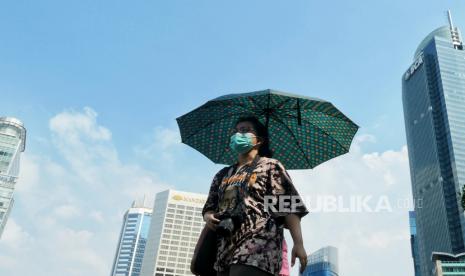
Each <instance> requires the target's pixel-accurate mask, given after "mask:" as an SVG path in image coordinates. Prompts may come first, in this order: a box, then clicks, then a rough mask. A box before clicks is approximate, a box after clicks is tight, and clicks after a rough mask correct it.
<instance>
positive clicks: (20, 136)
mask: <svg viewBox="0 0 465 276" xmlns="http://www.w3.org/2000/svg"><path fill="white" fill-rule="evenodd" d="M25 148H26V129H25V128H24V125H23V123H21V121H19V120H18V119H15V118H11V117H0V237H1V236H2V233H3V230H4V229H5V225H6V222H7V220H8V217H9V214H10V212H11V209H12V208H13V202H14V200H13V191H14V188H15V184H16V181H17V179H18V175H19V159H20V155H21V153H22V152H24V149H25Z"/></svg>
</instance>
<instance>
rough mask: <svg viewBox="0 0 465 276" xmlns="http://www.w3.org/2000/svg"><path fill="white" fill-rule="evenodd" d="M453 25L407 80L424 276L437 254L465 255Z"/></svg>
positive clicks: (464, 97)
mask: <svg viewBox="0 0 465 276" xmlns="http://www.w3.org/2000/svg"><path fill="white" fill-rule="evenodd" d="M449 15H450V14H449ZM449 19H450V24H449V26H444V27H441V28H438V29H436V30H434V31H433V32H432V33H431V34H429V35H428V36H427V37H426V38H425V39H424V40H423V41H422V42H421V43H420V45H419V46H418V48H417V50H416V52H415V56H414V62H413V64H412V65H411V66H410V68H408V70H407V71H406V72H405V74H404V75H403V77H402V101H403V107H404V119H405V129H406V134H407V135H406V136H407V146H408V155H409V163H410V176H411V182H412V193H413V196H414V199H415V215H416V235H417V238H416V240H417V241H418V253H419V265H420V268H421V275H422V276H429V275H431V274H432V271H433V262H432V259H431V256H432V252H433V251H438V252H447V253H452V254H458V253H462V252H464V251H465V244H464V237H465V227H464V226H465V225H464V215H463V210H461V207H460V201H459V200H460V198H459V191H460V188H461V187H462V186H463V185H464V183H465V108H464V107H465V51H464V50H463V46H462V41H461V37H460V31H459V30H458V29H457V28H456V27H454V26H453V24H452V19H451V18H450V16H449Z"/></svg>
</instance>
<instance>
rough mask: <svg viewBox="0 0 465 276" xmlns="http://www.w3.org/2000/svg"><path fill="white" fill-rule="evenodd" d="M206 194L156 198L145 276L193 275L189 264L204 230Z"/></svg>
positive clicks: (165, 194) (173, 193)
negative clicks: (203, 212)
mask: <svg viewBox="0 0 465 276" xmlns="http://www.w3.org/2000/svg"><path fill="white" fill-rule="evenodd" d="M206 200H207V196H206V195H203V194H195V193H187V192H179V191H174V190H166V191H164V192H160V193H158V194H157V195H156V197H155V203H154V206H153V216H152V223H151V226H150V232H149V241H148V244H147V248H146V250H145V254H144V261H143V263H142V273H141V275H142V276H163V275H166V276H168V275H170V276H174V275H176V276H177V275H192V273H191V272H190V262H191V259H192V255H193V253H194V248H195V245H196V244H197V240H198V239H199V236H200V232H201V231H202V228H203V226H204V224H205V223H204V221H203V218H202V208H203V206H204V204H205V201H206Z"/></svg>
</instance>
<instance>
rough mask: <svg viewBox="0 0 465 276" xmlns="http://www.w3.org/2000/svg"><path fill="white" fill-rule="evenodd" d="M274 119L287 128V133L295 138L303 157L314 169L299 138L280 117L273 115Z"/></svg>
mask: <svg viewBox="0 0 465 276" xmlns="http://www.w3.org/2000/svg"><path fill="white" fill-rule="evenodd" d="M273 118H274V119H275V120H276V121H278V122H279V123H281V124H283V125H284V126H286V129H287V131H289V133H290V134H291V135H292V137H294V140H295V141H296V144H297V148H299V149H300V151H301V152H302V155H303V156H304V158H305V160H306V161H307V164H308V165H310V167H312V164H311V162H310V160H308V157H307V155H306V154H305V151H304V150H303V148H302V146H301V145H300V144H299V140H298V139H297V137H296V136H295V134H294V132H292V130H291V129H290V128H289V126H288V125H287V124H285V123H284V122H283V121H282V120H281V119H280V118H279V117H278V116H275V115H273Z"/></svg>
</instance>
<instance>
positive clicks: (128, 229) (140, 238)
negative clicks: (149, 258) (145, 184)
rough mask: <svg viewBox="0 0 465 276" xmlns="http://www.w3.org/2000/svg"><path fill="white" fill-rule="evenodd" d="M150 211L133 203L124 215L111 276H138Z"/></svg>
mask: <svg viewBox="0 0 465 276" xmlns="http://www.w3.org/2000/svg"><path fill="white" fill-rule="evenodd" d="M151 219H152V209H150V208H146V207H145V198H144V201H143V202H142V203H141V204H138V203H136V201H134V202H133V204H132V206H131V208H129V209H128V210H127V211H126V213H125V214H124V218H123V226H122V227H121V233H120V236H119V241H118V247H117V249H116V254H115V260H114V262H113V268H112V269H111V275H112V276H139V275H140V271H141V267H142V258H143V257H144V252H145V248H146V245H147V238H148V234H149V227H150V221H151Z"/></svg>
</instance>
